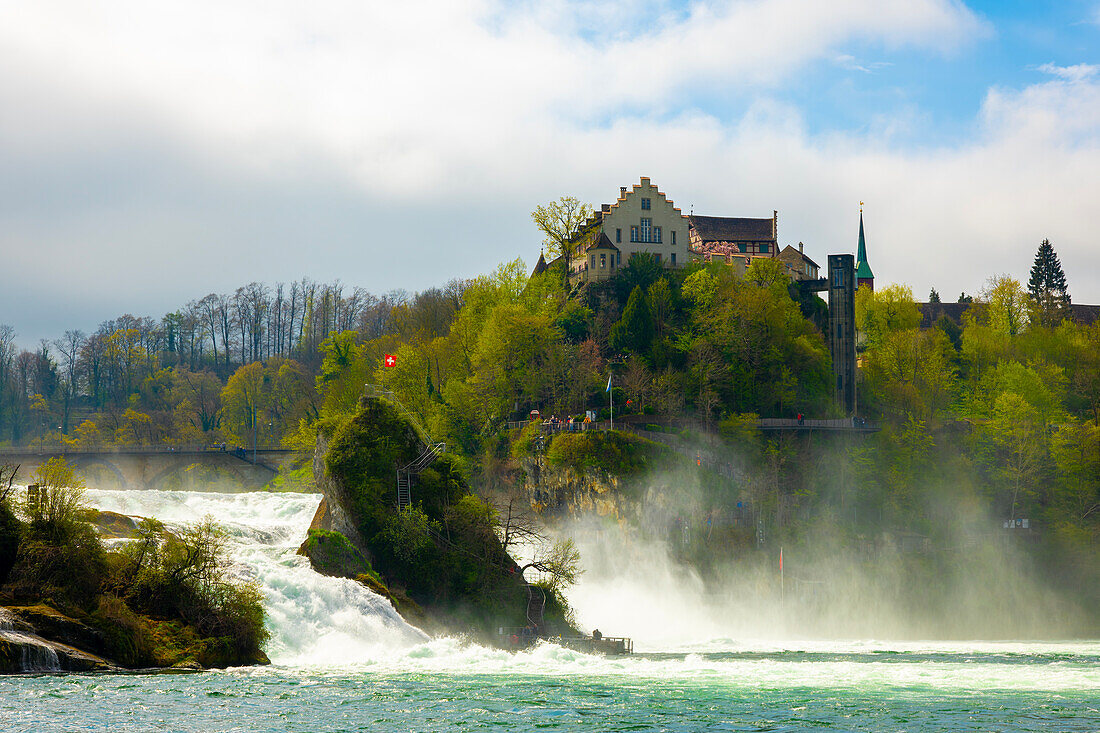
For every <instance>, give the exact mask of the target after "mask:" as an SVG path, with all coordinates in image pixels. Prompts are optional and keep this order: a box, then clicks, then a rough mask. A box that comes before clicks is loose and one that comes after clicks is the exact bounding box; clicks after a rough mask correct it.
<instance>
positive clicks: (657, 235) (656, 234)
mask: <svg viewBox="0 0 1100 733" xmlns="http://www.w3.org/2000/svg"><path fill="white" fill-rule="evenodd" d="M653 241H654V242H656V243H657V244H660V243H661V227H653Z"/></svg>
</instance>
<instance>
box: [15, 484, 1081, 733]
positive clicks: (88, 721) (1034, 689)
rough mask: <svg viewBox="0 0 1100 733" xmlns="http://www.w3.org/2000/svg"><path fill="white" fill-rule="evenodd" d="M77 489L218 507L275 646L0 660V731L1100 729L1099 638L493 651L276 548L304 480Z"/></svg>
mask: <svg viewBox="0 0 1100 733" xmlns="http://www.w3.org/2000/svg"><path fill="white" fill-rule="evenodd" d="M90 498H91V500H92V502H93V503H94V504H95V505H97V506H100V507H101V508H104V509H110V510H113V511H120V512H124V513H127V514H132V515H140V516H157V517H160V518H161V519H163V520H165V521H167V522H169V523H172V522H182V521H193V520H195V519H198V518H201V517H202V516H204V515H206V514H212V515H214V516H215V517H216V518H218V520H219V521H221V522H223V523H224V524H225V525H226V526H227V527H228V528H229V529H230V531H231V533H232V537H233V553H234V557H235V559H236V561H237V566H236V572H238V573H239V574H240V576H241V577H246V578H251V579H254V580H256V581H258V582H259V583H260V585H261V587H262V588H263V590H264V594H265V597H266V608H267V611H268V619H269V621H268V623H269V627H270V628H271V631H272V641H271V643H270V645H269V649H268V652H269V654H270V656H271V658H272V660H273V664H272V665H271V666H269V667H262V668H242V669H231V670H226V671H216V672H203V673H171V674H169V673H162V674H111V675H76V674H58V673H52V672H50V671H49V670H41V671H37V672H34V673H28V674H25V675H17V676H9V677H0V731H3V732H7V731H35V732H37V731H162V730H163V731H375V730H377V731H437V730H439V731H443V730H446V731H467V730H469V731H473V730H479V731H480V730H511V731H536V730H586V731H587V730H591V731H627V730H631V731H702V730H715V731H789V730H811V729H829V730H838V731H918V730H951V731H954V730H968V731H978V730H982V731H1014V730H1020V731H1033V730H1049V731H1100V642H1079V641H1078V642H1063V643H1051V642H1034V643H1029V642H1004V643H996V642H973V643H960V642H927V643H922V642H883V641H808V640H802V641H782V642H774V641H741V640H733V639H726V638H714V639H700V640H694V641H692V640H690V639H689V640H683V639H681V640H678V641H665V640H663V639H662V640H658V641H656V642H653V643H649V642H648V641H647V640H646V639H644V638H636V639H635V643H636V646H637V647H638V648H639V649H641V650H642V651H640V653H638V654H635V655H633V656H631V657H622V658H605V657H599V656H591V655H585V654H581V653H578V652H574V651H570V650H565V649H561V648H559V647H556V646H553V645H542V646H539V647H537V648H534V649H531V650H529V651H526V652H521V653H507V652H503V651H499V650H495V649H489V648H485V647H481V646H478V645H474V644H468V643H464V642H462V641H460V640H456V639H449V638H443V639H430V638H428V637H426V636H425V635H424V634H422V633H420V632H419V631H418V630H416V629H413V628H412V627H409V626H407V625H406V624H405V623H404V622H403V621H402V620H401V619H400V617H399V616H397V614H395V613H394V612H393V610H392V608H391V607H390V606H389V604H388V603H387V602H386V601H385V600H384V599H381V598H379V597H378V596H376V595H374V594H372V593H371V592H370V591H368V590H366V589H365V588H362V587H361V586H359V585H358V584H356V583H353V582H351V581H345V580H339V579H333V578H325V577H322V576H319V575H317V574H315V573H313V572H312V571H311V570H310V569H309V567H308V563H306V561H305V560H304V559H303V558H300V557H298V556H296V555H295V554H294V549H295V548H296V547H297V545H298V544H299V543H300V542H301V540H302V538H303V536H304V533H305V527H306V526H308V523H309V519H310V517H311V516H312V513H313V511H314V509H315V508H316V506H317V502H318V500H319V497H317V496H312V495H302V494H266V493H255V494H200V493H193V492H192V493H187V492H109V491H93V492H90ZM579 610H581V611H583V609H579ZM639 612H640V613H642V612H644V609H639ZM582 620H583V614H582Z"/></svg>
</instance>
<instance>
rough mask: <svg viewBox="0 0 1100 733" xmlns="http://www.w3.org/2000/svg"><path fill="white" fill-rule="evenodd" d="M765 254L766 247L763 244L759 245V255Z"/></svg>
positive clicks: (766, 251)
mask: <svg viewBox="0 0 1100 733" xmlns="http://www.w3.org/2000/svg"><path fill="white" fill-rule="evenodd" d="M767 253H768V245H767V244H765V243H761V244H760V254H767Z"/></svg>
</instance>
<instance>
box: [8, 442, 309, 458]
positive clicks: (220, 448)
mask: <svg viewBox="0 0 1100 733" xmlns="http://www.w3.org/2000/svg"><path fill="white" fill-rule="evenodd" d="M237 450H246V451H248V452H249V453H252V452H253V451H255V452H256V453H294V452H295V451H294V449H292V448H283V447H281V446H265V447H261V448H256V449H252V448H243V447H242V446H231V445H226V444H221V443H217V444H192V445H104V446H100V447H92V446H79V447H78V446H69V445H28V446H22V447H20V446H3V447H0V456H2V455H17V456H25V455H36V456H37V455H44V456H60V455H95V454H103V453H129V454H134V453H154V454H156V453H234V452H236V451H237Z"/></svg>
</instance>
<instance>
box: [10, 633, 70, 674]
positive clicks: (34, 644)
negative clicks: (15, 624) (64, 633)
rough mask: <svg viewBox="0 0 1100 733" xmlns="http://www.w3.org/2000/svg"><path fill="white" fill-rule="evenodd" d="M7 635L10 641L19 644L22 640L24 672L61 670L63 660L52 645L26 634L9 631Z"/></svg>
mask: <svg viewBox="0 0 1100 733" xmlns="http://www.w3.org/2000/svg"><path fill="white" fill-rule="evenodd" d="M6 636H7V639H8V641H11V642H15V643H17V644H19V643H20V642H22V654H21V660H20V667H21V668H22V670H23V671H24V672H57V671H60V669H61V662H60V661H59V660H58V658H57V651H56V650H54V648H53V647H52V646H49V645H48V644H43V643H41V641H40V640H35V639H32V638H31V637H28V636H25V635H24V634H13V633H8V634H7V635H6Z"/></svg>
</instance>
